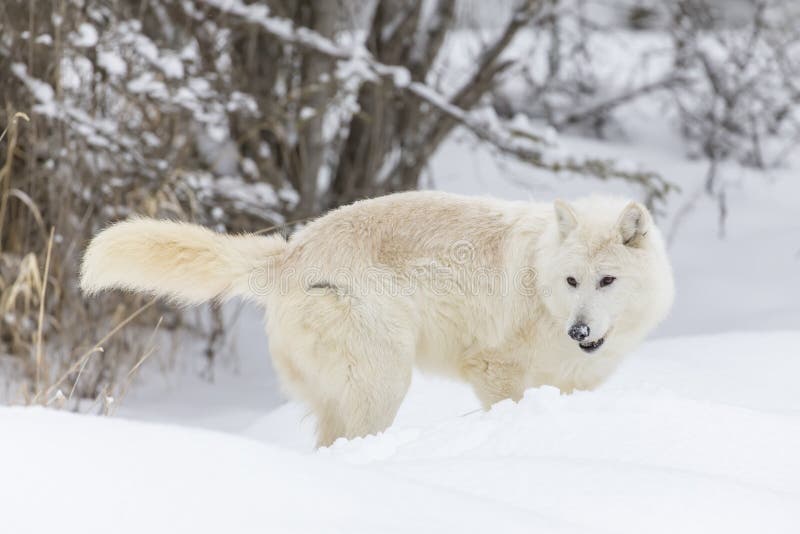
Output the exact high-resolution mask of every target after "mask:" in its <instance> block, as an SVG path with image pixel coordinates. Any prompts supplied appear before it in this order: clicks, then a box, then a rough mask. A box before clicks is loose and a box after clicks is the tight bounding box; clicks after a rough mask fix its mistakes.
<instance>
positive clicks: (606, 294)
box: [81, 192, 674, 445]
mask: <svg viewBox="0 0 800 534" xmlns="http://www.w3.org/2000/svg"><path fill="white" fill-rule="evenodd" d="M570 276H571V277H574V278H575V279H576V280H577V281H578V282H579V284H578V287H574V288H573V287H570V286H569V285H568V284H567V283H566V278H567V277H570ZM604 276H614V277H616V281H615V282H614V283H613V284H611V285H609V286H607V287H602V288H601V287H598V282H599V280H600V279H601V278H602V277H604ZM81 284H82V287H83V288H84V289H86V290H89V291H97V290H100V289H104V288H111V287H118V288H123V289H128V290H135V291H149V292H153V293H156V294H164V295H167V296H170V297H173V298H175V299H178V300H181V301H185V302H189V303H195V302H201V301H204V300H208V299H212V298H220V297H226V296H231V295H243V296H248V297H250V298H253V299H255V300H257V301H258V302H260V303H261V304H263V305H264V306H265V307H266V309H267V312H268V313H267V319H268V320H267V332H268V335H269V343H270V352H271V354H272V357H273V360H274V364H275V368H276V369H277V371H278V373H279V374H280V376H281V379H282V383H283V384H284V386H285V387H286V389H287V391H288V392H289V393H290V394H292V395H294V396H295V397H297V398H299V399H302V400H303V401H305V402H307V403H308V404H309V406H310V407H311V409H312V410H313V411H314V413H315V414H316V416H317V420H318V430H319V436H318V440H319V444H320V445H328V444H330V443H332V442H333V441H334V440H335V439H337V438H339V437H348V438H351V437H356V436H363V435H366V434H370V433H375V432H379V431H382V430H384V429H385V428H386V427H387V426H389V425H390V424H391V422H392V420H393V419H394V416H395V414H396V412H397V409H398V407H399V406H400V403H401V401H402V399H403V397H404V396H405V393H406V391H407V389H408V386H409V384H410V381H411V370H412V367H413V366H414V365H415V364H416V365H417V366H419V367H421V368H423V369H427V370H431V371H434V372H439V373H445V374H448V375H451V376H455V377H458V378H460V379H463V380H465V381H467V382H469V383H470V384H471V385H472V386H473V388H474V390H475V392H476V394H477V395H478V397H479V398H480V399H481V401H482V402H483V404H484V406H486V407H488V406H490V405H491V404H493V403H495V402H497V401H499V400H503V399H506V398H511V399H515V400H517V399H519V398H520V397H521V396H522V394H523V392H524V390H525V389H526V388H528V387H532V386H537V385H541V384H551V385H554V386H557V387H559V388H560V389H561V390H562V391H564V392H571V391H573V390H575V389H590V388H593V387H595V386H597V385H598V384H600V383H601V382H602V381H603V380H604V379H605V378H606V377H607V376H608V375H609V374H610V373H611V372H612V371H613V369H614V368H615V367H616V366H617V364H618V363H619V361H620V359H621V358H622V356H623V355H624V354H626V353H627V352H629V351H630V350H631V348H632V347H633V346H634V345H636V344H637V343H638V342H640V341H641V340H642V339H643V338H644V336H645V335H646V334H647V332H649V331H650V330H651V329H652V328H653V327H654V326H655V325H656V324H657V323H658V322H659V321H661V319H662V318H663V317H664V316H665V315H666V313H667V311H668V310H669V308H670V306H671V303H672V299H673V292H674V289H673V281H672V273H671V269H670V266H669V262H668V260H667V256H666V253H665V250H664V245H663V242H662V239H661V236H660V233H659V232H658V229H657V228H656V227H655V226H654V225H653V223H652V220H651V218H650V215H649V213H648V212H647V210H646V209H645V208H644V207H643V206H641V205H640V204H637V203H635V202H627V201H625V200H622V199H617V198H608V197H590V198H585V199H581V200H578V201H576V202H574V203H572V204H567V203H566V202H562V201H557V202H556V203H555V206H554V205H551V204H543V203H511V202H500V201H496V200H490V199H481V198H470V197H461V196H456V195H450V194H445V193H438V192H412V193H400V194H396V195H390V196H386V197H381V198H376V199H372V200H366V201H362V202H356V203H355V204H353V205H350V206H346V207H343V208H340V209H338V210H335V211H333V212H331V213H329V214H327V215H325V216H324V217H321V218H320V219H318V220H316V221H314V222H313V223H311V224H309V225H308V226H307V227H306V228H304V229H303V230H301V231H300V232H298V233H297V234H296V235H294V236H293V237H292V238H291V239H290V240H289V242H288V243H287V242H286V241H284V240H283V239H282V238H279V237H275V236H266V237H259V236H238V237H235V236H224V235H219V234H215V233H213V232H210V231H209V230H206V229H203V228H200V227H196V226H191V225H186V224H181V223H172V222H160V221H152V220H145V219H134V220H131V221H127V222H123V223H120V224H117V225H115V226H112V227H111V228H109V229H107V230H105V231H103V232H101V233H100V234H99V235H98V236H97V237H95V239H94V240H93V241H92V243H91V244H90V246H89V249H88V250H87V253H86V257H85V259H84V265H83V271H82V279H81ZM578 319H580V320H581V321H582V322H584V323H586V324H587V325H588V326H589V328H590V330H591V334H590V336H589V338H588V341H595V340H597V339H600V338H601V337H605V343H604V345H603V346H601V347H600V348H599V349H598V350H597V351H595V352H593V353H591V354H587V353H585V352H584V351H583V350H582V349H581V348H580V347H579V345H578V343H577V342H576V341H574V340H573V339H571V338H570V337H569V336H568V335H567V331H568V329H569V327H570V325H572V324H573V323H574V322H575V321H576V320H578Z"/></svg>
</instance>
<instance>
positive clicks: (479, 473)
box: [0, 332, 800, 534]
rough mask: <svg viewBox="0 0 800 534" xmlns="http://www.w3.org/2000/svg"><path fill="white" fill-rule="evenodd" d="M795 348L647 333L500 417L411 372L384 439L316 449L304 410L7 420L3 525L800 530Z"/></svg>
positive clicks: (1, 448)
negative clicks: (602, 370)
mask: <svg viewBox="0 0 800 534" xmlns="http://www.w3.org/2000/svg"><path fill="white" fill-rule="evenodd" d="M798 345H800V333H798V332H793V333H790V332H785V333H771V334H766V333H761V334H738V335H735V334H729V335H719V336H706V337H686V338H676V339H663V340H656V341H651V342H649V343H647V344H646V345H644V346H643V347H642V348H641V349H640V350H639V351H637V353H636V354H635V355H633V356H632V358H631V359H630V360H629V361H628V363H627V364H626V365H625V366H624V367H623V369H622V370H621V371H620V373H618V374H617V375H616V376H615V377H614V379H613V380H612V381H611V382H610V383H608V384H607V385H606V386H604V387H603V388H601V389H600V390H598V391H595V392H591V393H578V394H575V395H572V396H561V395H559V394H558V392H557V391H555V390H553V389H551V388H541V389H538V390H531V391H529V392H528V394H527V395H526V397H525V399H524V400H523V401H522V402H520V403H519V404H518V405H515V404H513V403H511V402H506V403H501V404H499V405H497V406H496V407H495V408H494V409H493V410H492V411H491V412H489V413H483V412H473V410H474V409H475V408H476V403H475V401H474V399H473V398H472V397H471V394H470V393H469V391H468V390H467V389H466V388H464V387H463V386H461V385H458V384H452V383H448V382H442V381H440V380H435V379H421V377H416V380H415V383H414V385H413V386H412V391H411V393H410V395H409V398H408V399H407V402H406V403H405V404H404V406H403V409H402V412H401V414H400V416H399V417H398V421H397V423H396V424H395V425H394V426H393V427H392V428H391V429H390V430H389V431H388V432H386V433H385V434H384V435H381V436H377V437H368V438H365V439H359V440H355V441H352V442H344V441H341V442H338V443H337V444H335V445H334V446H333V447H332V448H331V449H329V450H324V451H320V452H318V453H311V452H309V447H310V444H311V436H310V429H309V427H308V425H307V424H303V423H302V421H301V418H302V415H303V412H302V410H301V409H300V408H299V407H298V406H296V405H293V404H289V405H285V406H283V407H282V408H279V409H278V410H276V411H274V412H272V413H269V414H262V415H260V416H257V415H255V414H250V416H248V415H247V411H246V410H242V409H240V408H237V407H235V406H232V405H230V406H227V407H225V406H224V405H223V407H220V406H215V407H213V408H212V411H214V412H215V413H213V414H209V415H210V418H209V420H207V421H206V423H207V424H210V423H209V421H213V420H214V419H216V418H221V417H222V416H223V415H225V414H227V415H229V416H230V417H231V418H232V419H235V420H238V422H239V423H240V424H242V425H243V426H242V427H241V428H240V429H239V432H238V434H239V435H234V434H231V433H223V432H211V431H208V430H200V429H197V428H181V427H178V426H174V425H165V424H154V423H141V422H132V421H126V420H123V419H106V418H98V417H87V416H78V415H72V414H65V413H56V412H53V411H45V410H41V409H22V408H3V409H0V427H2V428H3V435H4V437H5V439H3V440H2V441H0V473H2V474H3V476H2V477H0V511H1V512H2V513H0V517H1V518H2V522H3V529H2V531H3V532H13V533H15V534H16V533H42V532H48V531H68V532H101V531H102V532H105V531H107V529H108V528H109V526H113V531H114V532H118V533H128V532H130V533H137V534H138V533H142V532H153V531H157V532H190V533H193V534H200V533H206V532H208V533H212V532H237V533H248V532H287V533H291V532H299V533H305V532H348V533H356V532H364V533H374V532H459V533H460V532H557V533H560V532H585V533H593V532H602V533H606V532H619V533H627V532H629V533H637V534H638V533H641V532H648V533H660V532H663V533H674V532H681V533H693V532H697V533H710V532H725V533H736V532H742V533H751V532H770V533H787V534H788V533H795V532H797V529H798V527H800V506H798V503H800V455H798V454H797V451H798V450H800V395H798V394H797V386H796V379H795V377H796V376H797V374H798V373H800V359H798V357H797V352H796V349H795V347H797V346H798ZM208 387H209V389H211V388H212V386H208ZM219 387H220V386H219V385H217V388H219ZM173 402H174V400H173ZM205 407H206V406H195V411H196V412H200V411H203V409H204V408H205ZM150 415H151V417H152V416H153V415H155V414H154V413H153V414H150ZM164 418H165V419H168V418H170V416H164ZM184 422H185V421H184ZM210 426H214V425H213V424H210ZM43 510H46V513H43Z"/></svg>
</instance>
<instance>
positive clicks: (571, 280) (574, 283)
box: [567, 276, 578, 287]
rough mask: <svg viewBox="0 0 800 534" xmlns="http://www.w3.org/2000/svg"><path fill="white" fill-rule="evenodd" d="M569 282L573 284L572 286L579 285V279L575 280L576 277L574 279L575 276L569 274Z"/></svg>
mask: <svg viewBox="0 0 800 534" xmlns="http://www.w3.org/2000/svg"><path fill="white" fill-rule="evenodd" d="M567 283H568V284H569V285H571V286H572V287H578V281H577V280H575V279H574V278H573V277H571V276H568V277H567Z"/></svg>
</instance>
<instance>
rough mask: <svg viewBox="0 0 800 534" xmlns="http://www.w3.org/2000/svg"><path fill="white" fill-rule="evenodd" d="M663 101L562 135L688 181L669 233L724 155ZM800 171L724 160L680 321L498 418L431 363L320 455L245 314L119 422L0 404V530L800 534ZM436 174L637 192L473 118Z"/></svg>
mask: <svg viewBox="0 0 800 534" xmlns="http://www.w3.org/2000/svg"><path fill="white" fill-rule="evenodd" d="M652 104H653V103H652V102H650V103H647V102H643V103H642V104H641V105H635V106H631V107H630V108H629V109H628V110H626V111H625V113H626V117H624V122H625V124H626V134H627V138H625V139H619V140H617V141H616V142H613V143H604V142H599V141H589V140H584V139H578V138H570V137H567V138H565V139H563V140H562V141H563V142H564V144H565V145H566V147H567V148H569V149H571V150H573V151H576V152H579V153H591V154H596V155H603V156H611V157H617V158H623V159H627V160H633V161H638V162H642V163H643V164H644V165H645V166H648V167H650V168H655V169H657V170H659V171H660V172H661V173H662V174H663V175H664V176H665V177H666V178H667V179H668V180H670V181H673V182H676V183H678V185H680V186H681V187H682V188H683V192H682V193H681V195H679V196H678V197H676V198H674V199H673V201H672V202H671V203H670V205H669V206H668V207H667V213H666V214H665V216H664V217H663V218H662V219H661V221H660V224H661V225H662V227H663V228H664V229H665V230H666V232H667V233H672V232H671V230H672V228H673V225H674V221H675V218H676V214H677V213H678V212H679V210H680V209H681V207H682V206H684V205H686V203H687V202H689V201H690V200H691V199H692V198H694V197H695V193H696V191H697V189H698V187H699V185H700V184H701V182H702V177H703V175H704V173H705V171H706V169H705V166H704V164H703V163H702V162H693V161H689V160H686V159H685V158H684V157H683V156H682V149H681V147H680V143H679V141H678V140H677V138H676V136H675V134H674V132H673V131H672V129H671V128H670V125H669V123H668V121H665V120H663V119H664V117H662V116H661V114H662V110H661V109H660V108H658V106H654V105H652ZM790 163H791V167H792V168H794V169H800V156H796V157H795V161H793V162H790ZM796 172H797V171H793V170H791V168H787V169H782V170H776V171H774V172H770V173H763V174H762V173H753V172H746V171H743V170H741V169H739V168H736V167H730V168H727V169H725V175H726V177H727V179H728V180H729V182H730V183H731V188H730V191H729V209H730V215H729V220H728V224H727V226H726V235H725V238H724V239H718V227H717V224H716V223H717V221H716V213H715V211H714V209H713V206H712V204H711V201H709V200H707V199H705V198H704V197H702V196H701V197H699V198H698V199H697V201H696V204H695V208H694V209H693V210H690V211H689V212H688V215H686V216H685V218H683V220H682V223H681V224H680V225H679V226H676V227H675V228H676V231H675V239H674V241H673V243H672V245H671V247H670V255H671V257H672V261H673V264H674V268H675V275H676V282H677V292H678V294H677V300H676V305H675V308H674V310H673V312H672V315H671V316H670V318H669V319H668V320H667V321H666V322H665V324H664V325H662V327H661V328H659V330H658V331H657V332H656V334H655V335H654V336H653V337H654V339H652V340H650V341H649V342H647V343H646V344H645V345H643V346H642V347H640V348H639V349H638V350H637V351H636V353H635V354H632V355H631V356H630V358H629V359H628V360H627V362H626V363H625V365H624V366H623V367H622V368H621V369H620V371H619V372H618V373H617V374H616V375H614V377H613V378H612V380H611V381H610V382H609V383H608V384H606V385H604V386H603V387H602V388H601V389H599V390H598V391H595V392H591V393H589V392H583V393H578V394H575V395H572V396H560V395H559V394H558V393H557V392H556V391H554V390H552V389H549V388H541V389H537V390H531V391H529V392H528V394H527V396H526V397H525V399H524V400H523V401H522V402H521V403H519V404H518V405H515V404H513V403H510V402H508V403H502V404H500V405H498V406H496V407H495V408H494V409H493V410H492V411H491V412H489V413H483V412H479V411H476V409H477V408H478V404H477V401H476V400H475V398H474V397H473V395H472V393H471V392H470V391H469V389H468V388H467V387H465V386H463V385H461V384H455V383H450V382H446V381H442V380H439V379H436V378H431V377H423V376H415V378H414V383H413V385H412V388H411V391H410V393H409V396H408V398H407V399H406V401H405V403H404V404H403V406H402V408H401V412H400V414H399V416H398V418H397V421H396V423H395V424H394V425H393V426H392V428H391V429H389V431H387V432H386V433H385V434H383V435H381V436H374V437H369V438H365V439H359V440H355V441H352V442H338V443H337V444H335V445H334V446H333V447H332V448H331V449H328V450H324V451H319V452H313V450H312V443H313V438H312V423H313V422H312V420H311V418H310V417H307V416H306V414H305V411H304V409H303V408H302V407H301V406H298V405H297V404H294V403H286V402H285V399H284V398H283V397H282V396H281V394H280V393H279V389H278V385H277V382H276V379H275V376H274V373H273V372H272V369H271V367H270V363H269V359H268V355H267V350H266V337H265V335H264V333H263V330H262V328H261V324H260V323H261V318H260V316H259V314H258V312H257V311H256V310H253V309H250V308H246V312H245V313H244V314H243V320H241V321H240V322H239V324H238V326H237V328H238V332H237V333H236V334H235V336H234V338H235V340H236V350H233V349H231V350H230V351H229V352H228V353H227V354H225V355H223V356H222V357H221V358H220V360H219V361H218V362H217V365H216V369H215V379H214V382H213V383H209V382H208V381H207V380H204V379H202V378H200V377H199V373H198V369H199V368H200V367H202V365H203V362H202V356H201V355H200V354H199V351H194V350H193V349H192V347H191V346H187V347H186V348H185V349H184V351H183V352H182V354H180V357H179V358H178V363H179V365H178V369H177V370H176V371H175V372H172V373H168V374H165V373H163V372H161V371H159V366H158V365H148V366H146V367H145V368H144V369H142V376H141V378H142V380H141V383H140V384H139V386H138V387H137V388H135V389H134V390H133V391H132V392H131V393H130V394H129V396H128V398H126V399H125V403H124V405H123V406H122V407H121V409H120V412H119V415H120V417H118V418H114V419H107V418H97V417H87V416H77V415H71V414H65V413H56V412H53V411H44V410H39V409H22V408H0V428H2V430H3V439H2V440H0V532H9V533H15V534H16V533H37V534H38V533H42V532H47V531H51V530H52V531H66V532H90V533H94V532H101V531H103V532H106V531H108V530H109V529H111V530H112V531H113V532H118V533H126V532H131V533H137V534H140V533H143V532H173V533H177V532H187V533H192V534H202V533H206V532H209V533H210V532H236V533H248V532H280V533H283V532H299V533H308V532H347V533H353V532H369V533H374V532H459V533H461V532H557V533H560V532H586V533H593V532H602V533H611V532H615V533H636V534H640V533H642V532H647V533H659V532H664V533H675V532H680V533H693V532H697V533H715V532H725V533H736V532H742V533H745V532H746V533H751V532H770V533H787V534H788V533H796V532H800V454H798V451H800V389H799V388H798V386H797V378H796V377H797V376H799V375H800V349H799V348H798V347H800V304H798V300H797V299H798V297H800V200H798V199H800V181H798V180H797V176H796ZM430 174H431V177H432V179H433V184H432V186H433V187H436V188H438V189H444V190H449V191H455V192H460V193H467V194H491V195H495V196H500V197H504V198H510V199H525V198H534V197H535V198H537V199H542V200H548V199H552V198H556V197H563V198H572V197H575V196H579V195H582V194H587V193H591V192H615V193H620V194H629V193H630V191H628V190H627V189H626V188H625V187H624V186H622V185H620V184H616V183H600V182H598V181H592V180H582V179H569V178H561V179H557V180H554V179H553V178H552V177H551V176H549V175H544V174H538V173H534V172H531V171H530V169H527V168H525V167H522V166H519V165H517V164H514V163H513V162H508V161H506V162H497V161H496V160H495V159H494V158H493V157H492V154H491V153H489V152H488V151H487V150H486V149H483V148H478V147H475V146H472V144H471V142H470V140H469V139H464V138H462V136H461V135H457V136H455V138H454V139H453V140H451V141H449V142H448V143H446V144H445V146H444V147H443V148H442V149H441V150H440V151H439V152H438V153H437V155H436V157H435V158H434V160H433V162H432V163H431V166H430ZM698 334H703V335H698ZM154 363H155V362H154Z"/></svg>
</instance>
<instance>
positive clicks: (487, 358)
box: [462, 353, 526, 409]
mask: <svg viewBox="0 0 800 534" xmlns="http://www.w3.org/2000/svg"><path fill="white" fill-rule="evenodd" d="M525 371H526V369H525V366H524V365H523V364H522V363H521V362H519V361H517V360H514V359H512V358H508V355H504V356H501V355H499V354H494V353H488V354H487V353H483V354H478V355H476V356H471V357H470V358H469V359H467V360H466V361H465V362H464V365H463V367H462V375H463V378H464V379H465V380H466V381H467V382H469V384H471V385H472V388H473V389H474V390H475V394H476V395H477V396H478V399H479V400H480V401H481V403H482V404H483V407H484V409H489V407H490V406H492V405H493V404H495V403H497V402H500V401H501V400H505V399H511V400H513V401H514V402H517V401H519V400H520V399H521V398H522V395H523V394H524V393H525V374H526V373H525Z"/></svg>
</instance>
